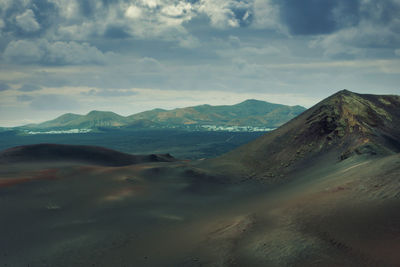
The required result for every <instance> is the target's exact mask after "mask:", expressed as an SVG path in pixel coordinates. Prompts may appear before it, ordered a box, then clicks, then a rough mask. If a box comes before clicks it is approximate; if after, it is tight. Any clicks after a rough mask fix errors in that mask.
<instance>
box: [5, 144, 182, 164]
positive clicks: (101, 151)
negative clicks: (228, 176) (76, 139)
mask: <svg viewBox="0 0 400 267" xmlns="http://www.w3.org/2000/svg"><path fill="white" fill-rule="evenodd" d="M174 160H175V159H174V158H173V157H172V156H171V155H169V154H162V155H155V154H152V155H131V154H126V153H121V152H118V151H115V150H111V149H107V148H103V147H97V146H78V145H56V144H38V145H27V146H18V147H14V148H10V149H7V150H4V151H2V152H0V164H9V163H21V162H25V163H33V162H57V161H59V162H75V163H85V164H93V165H102V166H125V165H131V164H138V163H145V162H170V161H174Z"/></svg>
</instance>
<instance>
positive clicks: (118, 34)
mask: <svg viewBox="0 0 400 267" xmlns="http://www.w3.org/2000/svg"><path fill="white" fill-rule="evenodd" d="M104 37H105V38H111V39H125V38H128V37H131V35H130V34H129V33H128V30H127V29H126V27H125V26H118V25H109V26H108V27H107V29H106V30H105V32H104Z"/></svg>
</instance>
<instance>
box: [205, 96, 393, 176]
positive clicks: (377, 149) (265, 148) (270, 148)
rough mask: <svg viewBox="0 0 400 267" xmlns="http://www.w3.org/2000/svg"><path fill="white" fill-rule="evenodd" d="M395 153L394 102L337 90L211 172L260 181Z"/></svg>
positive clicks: (220, 160)
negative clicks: (311, 166)
mask: <svg viewBox="0 0 400 267" xmlns="http://www.w3.org/2000/svg"><path fill="white" fill-rule="evenodd" d="M399 151H400V97H399V96H378V95H361V94H355V93H352V92H350V91H347V90H343V91H340V92H338V93H336V94H334V95H332V96H331V97H329V98H327V99H325V100H323V101H322V102H320V103H318V104H317V105H315V106H313V107H312V108H310V109H309V110H307V111H306V112H304V113H303V114H301V115H300V116H298V117H296V118H295V119H293V120H291V121H290V122H288V123H286V124H285V125H283V126H281V127H280V128H278V129H277V130H275V131H272V132H270V133H267V134H265V135H264V136H262V137H260V138H259V139H257V140H255V141H253V142H251V143H249V144H247V145H244V146H242V147H240V148H238V149H236V150H234V151H232V152H230V153H228V154H226V155H224V156H222V157H220V158H217V159H215V160H211V161H210V162H209V164H210V165H211V166H213V167H214V168H225V167H227V168H229V169H230V170H232V173H238V174H240V175H253V176H261V177H264V178H270V177H277V176H283V175H284V174H286V173H289V172H290V171H292V170H294V169H297V168H304V167H306V166H308V165H309V164H311V163H312V162H315V160H324V162H325V163H334V162H337V161H339V160H344V159H346V158H349V157H352V156H354V155H381V156H383V155H390V154H393V153H397V152H399Z"/></svg>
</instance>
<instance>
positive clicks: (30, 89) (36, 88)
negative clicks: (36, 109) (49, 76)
mask: <svg viewBox="0 0 400 267" xmlns="http://www.w3.org/2000/svg"><path fill="white" fill-rule="evenodd" d="M41 89H42V87H40V86H38V85H35V84H24V85H22V86H21V87H20V88H19V89H18V90H19V91H22V92H33V91H39V90H41Z"/></svg>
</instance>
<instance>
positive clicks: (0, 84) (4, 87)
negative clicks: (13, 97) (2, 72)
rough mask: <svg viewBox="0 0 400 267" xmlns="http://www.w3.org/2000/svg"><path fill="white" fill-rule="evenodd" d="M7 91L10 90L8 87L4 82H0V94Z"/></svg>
mask: <svg viewBox="0 0 400 267" xmlns="http://www.w3.org/2000/svg"><path fill="white" fill-rule="evenodd" d="M9 89H10V86H9V85H8V84H6V83H4V82H0V92H1V91H6V90H9Z"/></svg>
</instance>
